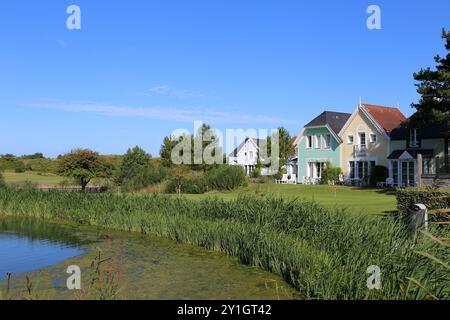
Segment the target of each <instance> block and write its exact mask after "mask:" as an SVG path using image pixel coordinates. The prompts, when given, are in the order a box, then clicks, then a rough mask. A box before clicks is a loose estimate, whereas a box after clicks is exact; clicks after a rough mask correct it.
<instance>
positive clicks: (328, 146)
mask: <svg viewBox="0 0 450 320" xmlns="http://www.w3.org/2000/svg"><path fill="white" fill-rule="evenodd" d="M327 140H328V145H327ZM322 142H323V148H324V149H331V134H329V133H326V134H324V136H323V140H322Z"/></svg>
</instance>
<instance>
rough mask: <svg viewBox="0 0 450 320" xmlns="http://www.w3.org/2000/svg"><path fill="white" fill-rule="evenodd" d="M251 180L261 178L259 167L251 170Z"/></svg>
mask: <svg viewBox="0 0 450 320" xmlns="http://www.w3.org/2000/svg"><path fill="white" fill-rule="evenodd" d="M251 176H252V178H259V177H261V168H260V167H256V168H255V169H253V171H252V173H251Z"/></svg>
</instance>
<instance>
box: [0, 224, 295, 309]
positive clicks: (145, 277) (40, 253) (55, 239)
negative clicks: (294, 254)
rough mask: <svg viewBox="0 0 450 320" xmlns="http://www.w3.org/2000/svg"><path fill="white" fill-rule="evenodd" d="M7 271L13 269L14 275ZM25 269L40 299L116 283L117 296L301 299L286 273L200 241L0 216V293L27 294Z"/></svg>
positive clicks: (75, 295)
mask: <svg viewBox="0 0 450 320" xmlns="http://www.w3.org/2000/svg"><path fill="white" fill-rule="evenodd" d="M100 260H101V261H104V263H103V262H102V263H103V264H98V261H100ZM96 261H97V264H96ZM71 265H76V266H79V267H80V269H81V279H82V281H81V282H82V289H81V290H68V289H67V285H66V282H67V278H68V277H70V274H68V273H67V268H68V267H69V266H71ZM97 267H98V268H97ZM99 270H100V271H99ZM6 272H10V273H13V276H12V277H11V279H10V280H9V281H7V280H6V279H5V274H6ZM26 276H28V279H31V280H28V281H29V282H30V283H32V288H33V298H38V299H91V298H98V294H99V290H98V287H100V288H101V290H104V291H107V290H106V289H110V288H114V291H115V292H117V295H116V296H115V298H120V299H162V300H167V299H200V300H207V299H224V300H226V299H256V300H258V299H298V298H299V294H298V292H297V291H296V290H295V289H293V288H292V287H291V286H290V285H289V284H287V283H286V282H285V281H283V279H282V278H280V277H278V276H276V275H274V274H271V273H269V272H266V271H264V270H262V269H261V268H258V267H250V266H245V265H242V264H240V263H239V262H238V261H237V259H235V258H231V257H228V256H225V255H223V254H221V253H217V252H211V251H208V250H205V249H203V248H199V247H196V246H191V245H185V244H178V243H176V242H174V241H171V240H168V239H164V238H157V237H151V236H146V235H142V234H136V233H127V232H116V231H111V230H105V229H102V228H94V227H81V226H78V225H66V224H59V223H58V224H56V223H49V222H45V221H42V220H36V219H16V218H0V298H1V296H2V295H1V293H2V292H3V293H4V292H5V290H6V287H10V289H9V292H10V295H12V296H13V298H21V297H23V296H24V295H26V293H27V290H26V288H27V279H26ZM93 279H102V280H101V282H99V283H101V285H98V286H97V287H96V291H95V292H93V291H94V289H93V287H90V285H89V284H90V283H92V280H93ZM108 279H112V281H109V282H108ZM3 296H4V295H3Z"/></svg>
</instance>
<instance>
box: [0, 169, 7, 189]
mask: <svg viewBox="0 0 450 320" xmlns="http://www.w3.org/2000/svg"><path fill="white" fill-rule="evenodd" d="M5 187H6V182H5V178H3V174H2V173H1V172H0V188H5Z"/></svg>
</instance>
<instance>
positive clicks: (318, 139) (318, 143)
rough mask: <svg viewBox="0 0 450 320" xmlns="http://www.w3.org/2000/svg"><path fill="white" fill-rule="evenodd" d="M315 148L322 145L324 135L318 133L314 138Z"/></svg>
mask: <svg viewBox="0 0 450 320" xmlns="http://www.w3.org/2000/svg"><path fill="white" fill-rule="evenodd" d="M314 142H315V143H314V149H320V148H321V145H322V135H320V134H316V138H315V139H314Z"/></svg>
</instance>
